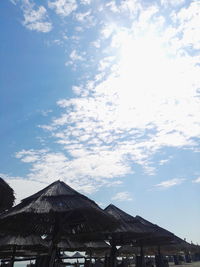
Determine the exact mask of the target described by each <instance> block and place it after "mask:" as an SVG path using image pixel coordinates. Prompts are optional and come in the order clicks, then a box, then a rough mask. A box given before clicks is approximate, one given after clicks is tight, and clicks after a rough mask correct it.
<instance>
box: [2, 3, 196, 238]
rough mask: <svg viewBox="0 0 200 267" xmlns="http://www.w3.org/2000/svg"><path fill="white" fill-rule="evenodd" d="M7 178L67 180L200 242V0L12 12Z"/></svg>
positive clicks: (5, 36)
mask: <svg viewBox="0 0 200 267" xmlns="http://www.w3.org/2000/svg"><path fill="white" fill-rule="evenodd" d="M0 25H1V26H0V27H1V36H0V38H1V42H0V53H1V70H0V87H1V97H0V114H1V126H2V127H1V151H0V153H1V161H0V167H1V168H0V176H1V177H2V178H4V179H6V180H7V181H8V183H9V184H10V185H11V186H12V187H13V189H14V190H15V192H16V197H17V201H19V200H21V199H22V198H24V197H26V196H28V195H30V194H32V193H34V192H36V191H38V190H40V189H41V188H43V187H45V186H46V185H48V184H50V183H51V182H53V181H55V180H58V179H61V180H63V181H65V182H66V183H67V184H69V185H70V186H72V187H73V188H75V189H77V190H78V191H81V192H82V193H84V194H86V195H88V196H89V197H90V198H92V199H93V200H95V201H96V202H97V203H98V204H99V205H101V207H103V208H104V207H106V206H107V205H108V204H110V203H113V204H115V205H116V206H118V207H119V208H121V209H123V210H124V211H126V212H128V213H130V214H132V215H140V216H143V217H144V218H146V219H148V220H150V221H152V222H154V223H156V224H159V225H160V226H162V227H165V228H167V229H168V230H170V231H172V232H174V233H175V234H177V235H178V236H180V237H182V238H186V239H187V240H188V241H189V242H190V241H193V242H194V243H197V242H198V243H200V230H199V221H200V209H199V204H200V194H199V189H200V155H199V153H200V146H199V138H200V123H199V118H200V103H199V100H200V99H199V96H200V95H199V93H200V89H199V84H200V75H199V74H200V73H199V68H200V65H199V59H200V53H199V50H200V38H199V30H200V26H199V25H200V2H199V1H185V0H160V1H144V0H143V1H142V0H123V1H120V0H118V1H117V0H116V1H114V0H111V1H109V0H108V1H99V0H79V1H78V0H45V1H42V2H41V1H31V0H10V1H1V2H0Z"/></svg>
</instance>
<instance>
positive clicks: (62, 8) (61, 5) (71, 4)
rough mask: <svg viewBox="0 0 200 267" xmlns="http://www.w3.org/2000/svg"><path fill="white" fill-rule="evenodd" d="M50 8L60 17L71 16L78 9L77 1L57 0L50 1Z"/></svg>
mask: <svg viewBox="0 0 200 267" xmlns="http://www.w3.org/2000/svg"><path fill="white" fill-rule="evenodd" d="M48 6H49V8H51V9H54V10H55V12H56V13H57V14H58V15H61V16H64V17H65V16H69V15H70V14H71V13H72V12H73V11H75V10H76V9H77V7H78V6H77V2H76V0H55V1H49V2H48Z"/></svg>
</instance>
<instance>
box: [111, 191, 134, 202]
mask: <svg viewBox="0 0 200 267" xmlns="http://www.w3.org/2000/svg"><path fill="white" fill-rule="evenodd" d="M111 199H112V200H116V201H131V200H133V199H132V197H131V196H130V194H129V193H128V192H119V193H117V194H116V195H115V196H113V197H112V198H111Z"/></svg>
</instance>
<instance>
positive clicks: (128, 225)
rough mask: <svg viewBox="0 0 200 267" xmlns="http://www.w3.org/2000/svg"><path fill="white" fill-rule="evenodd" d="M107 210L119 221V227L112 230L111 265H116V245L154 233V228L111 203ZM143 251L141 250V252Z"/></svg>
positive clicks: (129, 242)
mask: <svg viewBox="0 0 200 267" xmlns="http://www.w3.org/2000/svg"><path fill="white" fill-rule="evenodd" d="M105 211H106V212H107V213H108V214H110V215H112V216H113V217H114V218H115V219H116V220H117V221H118V223H119V225H118V227H117V228H116V229H114V230H113V231H112V232H111V246H112V249H111V254H110V258H111V266H115V258H116V253H117V249H116V245H124V244H131V243H133V242H135V240H137V239H141V238H144V237H147V236H150V235H151V234H152V229H151V228H149V227H148V226H145V225H143V224H142V223H141V222H140V221H139V220H137V219H136V218H135V217H133V216H131V215H129V214H127V213H126V212H124V211H123V210H121V209H119V208H117V207H116V206H114V205H112V204H110V205H109V206H108V207H106V208H105ZM142 252H143V251H142V250H141V253H142Z"/></svg>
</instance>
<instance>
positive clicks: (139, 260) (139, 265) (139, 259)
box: [136, 245, 146, 267]
mask: <svg viewBox="0 0 200 267" xmlns="http://www.w3.org/2000/svg"><path fill="white" fill-rule="evenodd" d="M136 267H146V264H145V259H144V250H143V245H141V246H140V256H136Z"/></svg>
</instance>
